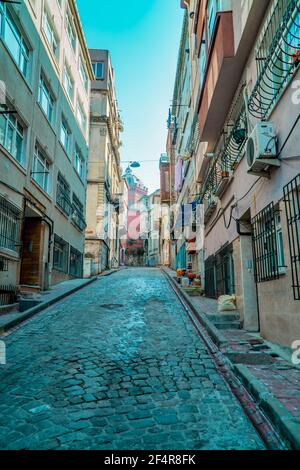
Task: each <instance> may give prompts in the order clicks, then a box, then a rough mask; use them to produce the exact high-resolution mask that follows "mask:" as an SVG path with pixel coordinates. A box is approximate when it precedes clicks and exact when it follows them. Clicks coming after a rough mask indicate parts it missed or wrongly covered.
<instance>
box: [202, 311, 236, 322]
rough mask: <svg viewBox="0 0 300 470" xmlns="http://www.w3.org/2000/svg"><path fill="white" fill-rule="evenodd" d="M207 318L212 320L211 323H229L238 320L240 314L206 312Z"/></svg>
mask: <svg viewBox="0 0 300 470" xmlns="http://www.w3.org/2000/svg"><path fill="white" fill-rule="evenodd" d="M207 318H208V319H209V320H210V321H212V322H213V323H215V322H216V323H229V322H235V321H240V314H239V313H228V314H223V313H219V314H207Z"/></svg>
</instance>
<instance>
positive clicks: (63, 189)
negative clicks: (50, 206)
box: [56, 173, 72, 215]
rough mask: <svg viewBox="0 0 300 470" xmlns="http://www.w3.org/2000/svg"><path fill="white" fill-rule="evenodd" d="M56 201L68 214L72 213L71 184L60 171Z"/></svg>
mask: <svg viewBox="0 0 300 470" xmlns="http://www.w3.org/2000/svg"><path fill="white" fill-rule="evenodd" d="M56 203H57V205H58V206H59V207H60V208H61V210H62V211H63V212H64V213H65V214H66V215H70V214H71V211H72V203H71V196H70V185H69V184H68V183H67V181H66V180H65V179H64V177H63V176H62V175H61V174H60V173H59V174H58V177H57V192H56Z"/></svg>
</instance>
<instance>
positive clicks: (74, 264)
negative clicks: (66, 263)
mask: <svg viewBox="0 0 300 470" xmlns="http://www.w3.org/2000/svg"><path fill="white" fill-rule="evenodd" d="M82 263H83V256H82V253H80V251H78V250H76V249H75V248H73V247H72V246H71V248H70V269H69V273H70V274H71V275H72V276H74V277H82V272H83V266H82Z"/></svg>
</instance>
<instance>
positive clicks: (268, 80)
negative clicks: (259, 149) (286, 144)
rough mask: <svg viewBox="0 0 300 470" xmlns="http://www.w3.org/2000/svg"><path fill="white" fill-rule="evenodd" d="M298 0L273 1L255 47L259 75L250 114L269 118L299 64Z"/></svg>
mask: <svg viewBox="0 0 300 470" xmlns="http://www.w3.org/2000/svg"><path fill="white" fill-rule="evenodd" d="M299 44H300V0H276V1H273V5H272V8H271V10H270V13H269V16H268V18H267V21H266V24H265V27H264V29H263V32H262V35H261V37H260V40H259V42H258V46H257V49H256V60H257V68H258V78H257V82H256V84H255V87H254V89H253V92H252V94H251V96H250V99H249V103H248V107H249V111H250V113H251V114H252V115H253V116H255V117H257V118H259V119H266V118H268V117H269V115H270V113H271V112H272V110H273V108H274V106H275V105H276V103H277V102H278V101H279V99H280V98H281V96H282V94H283V92H284V90H285V88H286V87H287V85H288V84H289V82H290V81H291V80H292V78H293V76H294V72H295V70H296V69H297V68H298V66H299V64H300V47H299Z"/></svg>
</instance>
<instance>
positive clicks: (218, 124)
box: [199, 0, 268, 152]
mask: <svg viewBox="0 0 300 470" xmlns="http://www.w3.org/2000/svg"><path fill="white" fill-rule="evenodd" d="M239 3H240V2H234V9H233V10H234V11H224V12H219V13H217V18H216V22H215V29H214V34H213V37H212V41H211V45H210V49H209V51H208V59H207V67H206V71H205V78H204V86H203V88H202V92H201V96H200V102H199V124H200V136H201V141H202V142H208V149H207V151H208V152H212V151H213V149H214V146H215V144H216V141H217V140H218V137H219V135H220V133H221V130H222V128H223V126H224V122H225V119H226V116H227V114H228V111H229V108H230V105H231V102H232V100H233V98H234V94H235V91H236V89H237V87H238V84H239V82H240V80H241V75H242V72H243V70H244V67H245V64H246V61H247V58H248V57H249V54H250V52H251V49H252V47H253V45H254V42H255V39H256V36H257V33H258V29H259V27H260V24H261V21H262V19H263V16H264V14H265V11H266V8H267V6H268V1H266V0H261V1H260V2H252V4H251V7H250V8H249V11H247V14H245V12H244V11H243V8H245V7H243V6H241V5H240V4H239ZM238 18H242V19H243V22H242V25H241V30H238V28H237V26H236V25H237V24H239V23H241V20H240V19H239V20H238ZM245 18H246V19H245ZM199 30H200V29H199Z"/></svg>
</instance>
